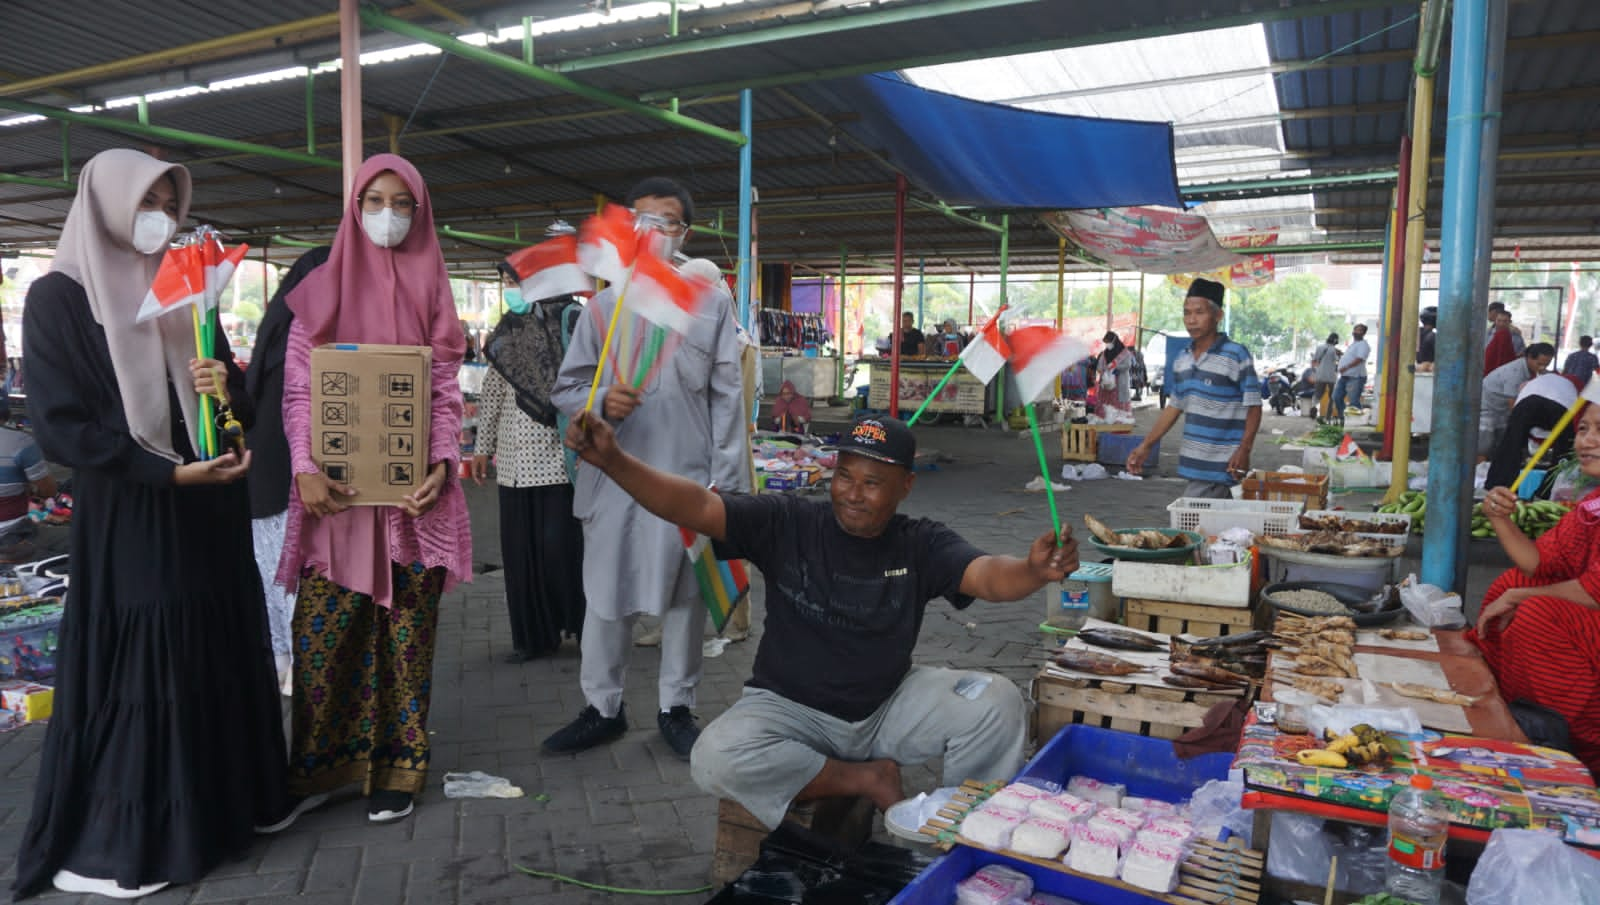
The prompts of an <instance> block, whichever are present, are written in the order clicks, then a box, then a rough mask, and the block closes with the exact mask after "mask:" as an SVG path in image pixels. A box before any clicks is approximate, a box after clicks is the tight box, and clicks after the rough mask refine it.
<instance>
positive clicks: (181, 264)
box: [134, 245, 206, 323]
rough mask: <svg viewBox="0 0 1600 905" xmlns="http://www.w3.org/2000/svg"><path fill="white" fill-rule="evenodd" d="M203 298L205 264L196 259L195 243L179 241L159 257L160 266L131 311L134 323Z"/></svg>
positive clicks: (195, 302)
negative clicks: (176, 245)
mask: <svg viewBox="0 0 1600 905" xmlns="http://www.w3.org/2000/svg"><path fill="white" fill-rule="evenodd" d="M205 299H206V274H205V264H204V262H202V261H201V260H200V248H199V246H196V245H180V246H178V247H176V248H169V249H167V254H166V256H165V257H163V258H162V259H161V268H160V269H159V270H157V271H156V278H155V280H154V281H153V282H152V283H151V284H150V291H149V292H146V293H145V296H144V303H143V304H141V305H140V306H139V313H138V314H137V315H135V317H134V321H135V322H136V323H144V322H145V321H147V320H149V319H150V318H152V317H158V316H160V315H162V314H165V313H167V312H168V311H174V310H177V309H178V308H184V307H187V306H189V305H200V304H204V303H205Z"/></svg>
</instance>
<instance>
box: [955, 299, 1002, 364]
mask: <svg viewBox="0 0 1600 905" xmlns="http://www.w3.org/2000/svg"><path fill="white" fill-rule="evenodd" d="M1005 310H1006V309H1005V308H1001V309H1000V310H999V311H996V312H995V313H994V315H993V316H992V317H990V318H989V319H988V320H987V321H985V322H984V324H983V329H981V330H979V331H978V335H977V336H974V337H973V338H972V342H970V343H967V347H966V348H965V349H962V350H961V363H962V364H963V365H966V367H967V370H968V371H971V372H972V376H974V377H976V378H978V379H979V380H981V381H983V382H984V383H988V382H989V381H991V380H993V379H994V375H996V374H998V373H1000V369H1001V368H1003V367H1005V364H1006V359H1007V358H1010V357H1011V346H1010V344H1008V343H1007V342H1006V337H1005V334H1003V333H1001V332H1000V314H1001V312H1003V311H1005Z"/></svg>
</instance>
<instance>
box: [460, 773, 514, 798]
mask: <svg viewBox="0 0 1600 905" xmlns="http://www.w3.org/2000/svg"><path fill="white" fill-rule="evenodd" d="M444 797H446V798H521V797H522V788H521V787H520V786H514V785H512V784H511V781H510V780H508V779H505V778H504V777H500V776H490V775H489V774H487V773H483V772H481V771H478V770H473V771H472V772H471V773H446V774H445V775H444Z"/></svg>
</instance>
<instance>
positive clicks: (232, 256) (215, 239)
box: [195, 226, 250, 311]
mask: <svg viewBox="0 0 1600 905" xmlns="http://www.w3.org/2000/svg"><path fill="white" fill-rule="evenodd" d="M197 235H198V236H199V237H200V241H198V242H196V243H195V246H196V247H198V248H199V249H200V263H201V265H202V272H203V273H204V278H205V287H206V288H205V291H206V310H208V311H209V310H211V309H213V308H216V307H218V306H219V305H220V304H221V303H222V290H223V289H224V288H226V287H227V285H228V281H229V280H231V279H233V273H234V271H236V270H238V269H239V262H240V261H243V260H244V255H245V252H247V251H249V250H250V246H248V245H235V246H234V247H232V248H227V247H224V246H223V244H222V237H221V236H220V235H218V233H217V231H216V230H215V229H212V228H211V227H208V226H202V227H200V229H199V230H198V232H197Z"/></svg>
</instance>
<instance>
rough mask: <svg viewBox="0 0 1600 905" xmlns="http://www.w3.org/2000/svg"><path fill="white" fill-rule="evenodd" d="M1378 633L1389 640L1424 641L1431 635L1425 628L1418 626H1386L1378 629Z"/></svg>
mask: <svg viewBox="0 0 1600 905" xmlns="http://www.w3.org/2000/svg"><path fill="white" fill-rule="evenodd" d="M1378 634H1379V636H1381V637H1384V638H1388V639H1389V640H1390V641H1426V640H1428V639H1429V638H1432V637H1433V635H1432V634H1430V633H1429V632H1428V631H1427V630H1426V629H1420V628H1386V629H1379V630H1378Z"/></svg>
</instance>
